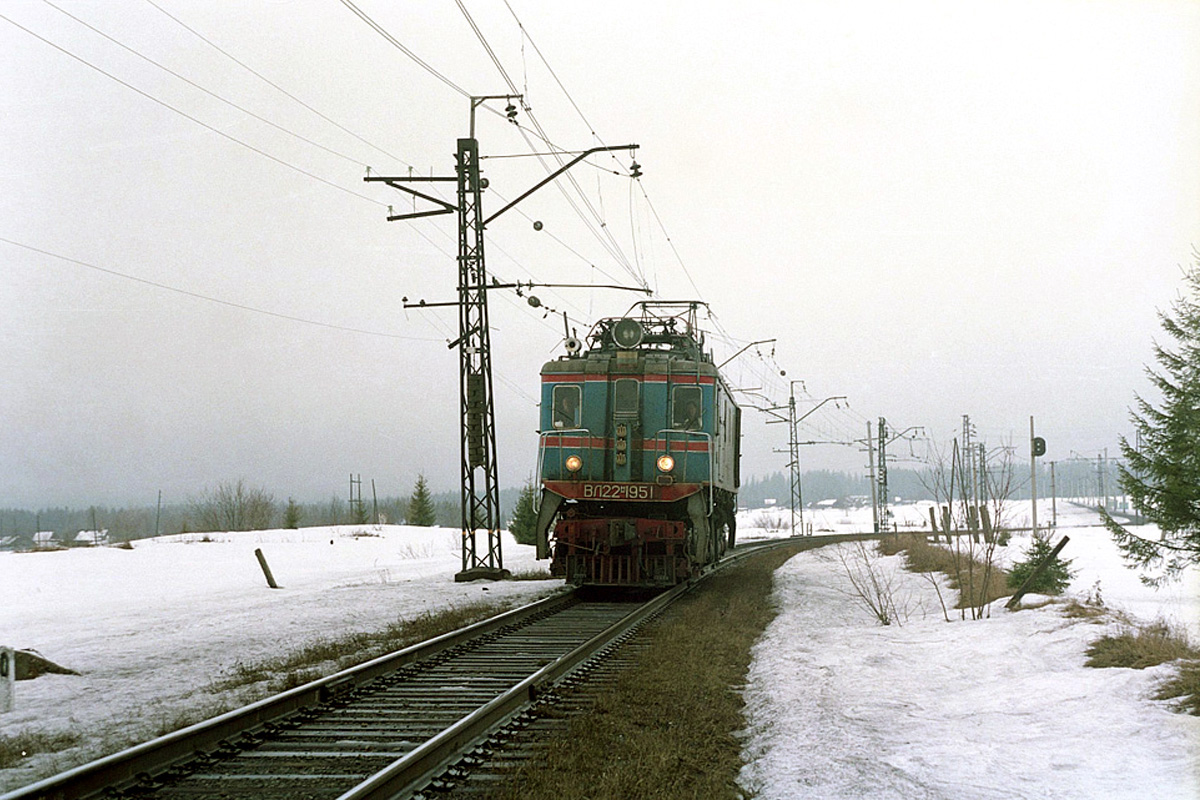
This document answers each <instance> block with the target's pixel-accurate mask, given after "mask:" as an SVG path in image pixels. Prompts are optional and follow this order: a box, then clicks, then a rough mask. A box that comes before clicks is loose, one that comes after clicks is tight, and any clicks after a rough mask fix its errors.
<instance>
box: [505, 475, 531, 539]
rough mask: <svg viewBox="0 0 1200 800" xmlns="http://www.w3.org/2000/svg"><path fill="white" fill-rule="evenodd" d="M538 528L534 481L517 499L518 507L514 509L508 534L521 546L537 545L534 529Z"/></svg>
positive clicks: (527, 485) (529, 483) (522, 489)
mask: <svg viewBox="0 0 1200 800" xmlns="http://www.w3.org/2000/svg"><path fill="white" fill-rule="evenodd" d="M536 526H537V486H536V485H535V484H534V482H533V479H532V478H530V479H529V481H528V482H527V483H526V484H525V485H524V486H523V487H521V494H520V496H518V497H517V505H516V506H515V507H514V508H513V513H512V519H511V520H509V523H508V532H509V533H511V534H512V535H513V538H514V539H516V540H517V542H519V543H520V544H536V543H537V542H536V537H535V533H534V528H535V527H536Z"/></svg>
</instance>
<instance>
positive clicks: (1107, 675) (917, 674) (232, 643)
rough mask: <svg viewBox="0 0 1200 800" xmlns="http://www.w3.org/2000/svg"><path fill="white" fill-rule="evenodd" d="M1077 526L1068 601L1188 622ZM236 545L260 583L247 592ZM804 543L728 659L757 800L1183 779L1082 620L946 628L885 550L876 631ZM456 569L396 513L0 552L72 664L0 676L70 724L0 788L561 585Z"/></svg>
mask: <svg viewBox="0 0 1200 800" xmlns="http://www.w3.org/2000/svg"><path fill="white" fill-rule="evenodd" d="M926 505H927V504H926ZM925 507H926V506H923V505H915V506H902V507H900V508H897V509H896V515H897V519H898V520H899V521H900V525H901V528H902V529H903V528H905V527H913V526H917V525H919V524H920V522H921V521H922V520H924V519H927V518H928V516H927V515H928V512H927V511H926V510H925ZM1019 513H1020V509H1018V515H1019ZM1025 513H1026V514H1027V509H1026V510H1025ZM1049 516H1050V513H1049V506H1048V504H1047V505H1046V506H1045V507H1040V508H1039V519H1047V520H1048V519H1049ZM787 521H790V514H788V513H787V512H786V511H785V510H782V509H768V510H756V511H746V512H742V513H741V514H740V515H739V536H740V538H742V539H752V538H771V537H777V536H784V535H787V534H788V531H787V530H786V529H785V528H786V524H785V523H786V522H787ZM805 521H806V523H807V522H812V523H813V526H814V530H817V531H818V532H826V533H829V532H838V533H840V532H852V531H863V530H868V529H869V528H870V509H853V510H848V511H842V510H833V509H829V510H823V511H818V512H812V511H806V512H805ZM1015 522H1016V524H1019V523H1020V520H1015ZM1097 522H1098V521H1097V519H1096V516H1095V514H1094V512H1090V511H1087V510H1083V509H1079V508H1073V507H1069V506H1068V507H1064V506H1063V505H1062V504H1060V506H1059V523H1060V531H1059V532H1060V533H1067V534H1069V535H1070V536H1071V543H1070V544H1069V545H1068V547H1067V549H1066V550H1065V551H1064V553H1063V555H1064V557H1069V558H1073V559H1074V566H1075V567H1076V568H1078V569H1079V575H1078V577H1077V578H1076V580H1075V582H1074V584H1073V586H1072V592H1074V593H1076V594H1078V595H1079V596H1083V595H1085V594H1086V593H1088V592H1089V591H1091V590H1093V589H1094V587H1095V584H1096V582H1097V581H1100V590H1101V592H1102V594H1103V597H1104V601H1105V603H1106V604H1107V605H1109V606H1110V607H1113V608H1118V609H1121V610H1124V611H1126V612H1128V613H1130V614H1131V615H1133V616H1136V617H1138V618H1141V619H1145V620H1153V619H1155V618H1158V617H1163V618H1166V619H1170V620H1172V621H1174V622H1176V623H1178V624H1182V625H1186V626H1188V627H1189V628H1190V629H1191V630H1192V631H1193V634H1194V635H1195V636H1197V637H1198V638H1200V624H1198V621H1200V579H1198V576H1197V575H1196V574H1195V573H1192V574H1190V575H1188V576H1187V579H1186V581H1185V582H1183V583H1180V584H1173V585H1172V586H1170V587H1168V588H1166V589H1164V590H1160V591H1158V592H1155V591H1153V590H1150V589H1147V588H1146V587H1144V586H1142V585H1141V584H1140V583H1139V582H1138V580H1137V577H1136V575H1135V574H1133V573H1132V572H1129V571H1127V570H1125V569H1124V568H1123V567H1122V566H1121V565H1120V560H1119V558H1118V557H1117V555H1116V551H1115V548H1114V547H1113V546H1112V543H1111V540H1110V539H1109V537H1108V534H1107V533H1106V532H1105V531H1104V530H1103V529H1102V528H1099V527H1097ZM364 533H365V534H370V535H361V534H364ZM203 538H208V539H212V540H214V541H201V540H202V539H203ZM1026 541H1027V538H1022V537H1017V538H1015V539H1014V542H1013V544H1011V545H1010V546H1009V547H1008V548H1007V553H1005V554H1003V557H1004V558H1010V559H1011V558H1012V557H1013V556H1019V553H1020V549H1021V548H1022V547H1023V546H1024V543H1025V542H1026ZM255 548H262V550H263V552H264V554H265V555H266V557H267V559H268V561H269V563H270V566H271V569H272V571H273V572H274V575H275V577H276V579H277V581H278V583H279V584H280V585H281V586H282V587H283V588H281V589H278V590H272V589H269V588H267V586H266V582H265V580H264V578H263V575H262V573H261V571H260V569H259V566H258V563H257V561H256V560H255V557H254V549H255ZM822 552H823V551H816V552H809V553H803V554H801V555H799V556H797V557H795V558H793V559H791V560H790V561H789V562H788V563H787V564H786V565H785V566H784V567H783V568H782V569H781V570H780V571H779V572H778V574H777V578H776V588H775V593H776V599H777V601H778V603H779V605H780V608H781V614H780V616H779V617H778V618H777V619H776V621H775V622H774V623H773V624H772V625H771V627H770V628H768V630H767V631H766V633H765V635H764V637H763V639H762V640H761V641H760V642H759V644H758V645H757V647H756V651H755V658H754V663H753V665H752V668H751V673H750V675H749V677H748V681H747V688H746V699H747V703H748V715H749V721H748V726H747V729H746V731H745V732H744V737H745V739H744V743H745V754H746V758H747V762H748V763H747V765H746V766H745V768H744V769H743V772H742V776H741V779H742V783H743V785H744V786H745V787H746V788H747V789H749V790H751V791H753V792H755V793H756V796H757V797H759V798H762V799H763V800H773V799H776V798H778V799H781V800H782V799H784V798H786V799H787V800H791V799H792V798H796V800H799V799H800V798H805V800H808V799H809V798H860V797H867V796H870V797H873V798H947V800H950V799H952V798H953V800H959V799H960V798H968V799H969V798H982V799H983V800H992V799H993V798H996V799H998V798H1005V799H1006V800H1008V799H1009V798H1016V799H1020V800H1024V799H1025V798H1029V799H1030V800H1032V798H1095V797H1105V798H1110V797H1111V798H1123V797H1130V798H1132V797H1138V798H1150V797H1153V798H1181V799H1182V798H1188V800H1194V798H1197V797H1200V719H1197V718H1195V717H1186V716H1181V715H1178V714H1173V713H1170V712H1168V711H1167V710H1166V709H1165V707H1164V704H1162V703H1160V702H1156V701H1153V700H1151V699H1149V697H1150V694H1151V693H1152V691H1153V688H1154V685H1155V682H1156V680H1158V679H1159V678H1161V677H1162V676H1163V675H1164V674H1166V668H1165V667H1160V668H1155V669H1150V670H1144V671H1132V670H1113V669H1109V670H1095V669H1088V668H1085V667H1083V666H1082V664H1083V660H1084V656H1083V650H1084V648H1085V647H1086V646H1087V644H1088V643H1089V642H1090V641H1091V640H1092V639H1094V638H1096V637H1098V636H1099V635H1101V633H1103V632H1104V630H1105V628H1104V627H1103V626H1099V625H1095V624H1089V623H1086V622H1076V621H1073V620H1069V619H1066V618H1065V617H1063V616H1062V615H1061V614H1060V613H1059V612H1058V611H1057V610H1056V608H1055V607H1054V606H1049V607H1045V608H1040V609H1030V610H1024V611H1021V612H1019V613H1015V614H1014V613H1008V612H1005V611H1003V609H996V610H995V611H994V612H993V614H992V618H991V619H988V620H983V621H979V622H970V621H967V622H960V621H955V622H953V623H951V624H947V623H945V622H944V621H942V617H941V609H940V606H939V605H938V604H937V599H936V596H934V595H933V592H932V588H931V587H930V585H929V584H928V583H926V582H923V581H922V580H920V579H919V578H916V577H915V576H911V575H908V574H907V573H903V572H902V571H901V570H899V559H898V558H891V559H884V560H883V562H882V563H884V564H885V565H890V568H892V569H895V570H896V572H897V574H898V576H899V578H900V579H901V580H904V581H905V583H906V586H907V589H906V590H905V591H907V592H908V593H909V598H908V599H909V603H908V605H909V607H910V615H909V618H908V619H907V620H905V621H904V624H903V625H901V626H899V627H895V626H893V627H887V628H884V627H880V626H878V625H877V624H875V623H874V621H873V619H872V618H870V617H868V616H867V615H866V612H864V611H862V610H860V609H859V608H857V607H856V606H854V605H853V604H852V603H851V602H849V601H848V599H847V598H846V596H845V594H844V593H843V591H844V585H843V584H844V578H843V577H842V576H840V575H839V573H838V569H837V567H836V566H835V564H834V563H832V562H831V561H830V560H829V558H828V557H827V556H823V555H822ZM504 553H505V566H506V567H509V568H510V569H513V570H522V569H528V568H532V567H534V566H535V565H536V564H537V563H538V562H535V561H534V559H533V552H532V548H530V547H523V546H520V545H517V544H515V542H513V541H512V540H511V539H507V540H506V543H505V549H504ZM544 564H545V562H541V565H544ZM458 568H459V551H458V534H457V532H456V531H450V530H445V529H436V528H435V529H429V528H408V527H399V526H384V527H382V528H371V527H366V528H364V527H362V526H358V527H343V528H310V529H302V530H299V531H265V532H259V533H247V534H220V535H211V534H210V535H208V536H207V537H204V536H203V535H198V534H193V535H189V536H176V537H165V538H163V539H159V540H153V541H143V542H137V543H135V547H134V549H133V550H131V551H130V550H118V549H110V548H97V549H83V550H70V551H63V552H55V553H24V554H16V553H0V585H2V586H3V587H4V588H5V590H6V591H5V599H4V605H3V606H0V642H3V643H4V644H8V645H11V646H15V647H22V648H34V649H37V650H38V651H40V652H41V653H42V654H43V655H45V656H46V657H47V658H50V659H51V660H53V661H55V662H57V663H60V664H62V665H64V666H67V667H71V668H73V669H76V670H78V671H80V672H81V673H82V675H80V676H78V677H72V676H59V675H49V676H43V677H40V678H38V679H36V680H33V681H23V682H21V683H18V684H17V707H16V710H15V711H13V712H12V713H9V714H4V715H0V735H11V734H14V733H17V732H19V731H24V730H34V731H46V732H53V731H56V730H63V729H69V730H72V731H74V732H76V733H80V734H82V735H83V736H84V739H85V744H84V745H83V746H82V747H81V748H77V749H76V750H75V751H74V752H69V753H66V754H64V755H60V756H55V755H49V756H41V757H38V758H35V759H32V760H31V762H29V763H28V764H26V765H24V766H22V767H21V768H18V769H13V770H8V771H0V789H13V788H16V787H18V786H21V785H24V784H26V783H29V782H30V781H32V780H34V779H35V778H36V777H39V776H43V775H46V774H51V773H53V772H55V771H57V769H59V768H60V767H61V766H63V765H65V764H66V762H67V760H68V759H71V760H78V758H79V757H80V756H81V755H82V754H83V751H88V750H89V749H90V750H95V751H96V752H99V751H100V750H103V749H104V748H105V747H106V745H105V744H104V743H105V741H106V740H107V741H109V742H111V737H112V736H113V735H114V732H119V734H120V735H122V736H128V737H129V738H130V739H140V738H145V736H147V735H149V732H150V731H152V730H153V729H154V728H155V726H157V725H158V724H160V723H161V722H162V721H163V720H168V719H170V718H172V716H173V715H175V714H177V713H179V712H182V711H185V710H194V709H195V708H196V707H201V708H203V707H206V705H209V704H215V703H218V702H223V701H226V700H228V699H231V698H228V697H223V696H215V695H213V694H212V693H211V691H210V689H211V684H212V682H213V681H214V680H215V679H219V678H220V677H221V676H222V675H223V674H225V673H227V672H228V671H229V670H231V669H233V668H234V667H235V666H236V665H237V664H239V663H250V662H254V661H256V660H258V659H262V658H267V657H270V656H272V655H274V654H275V653H276V652H277V650H278V649H279V648H281V647H282V648H298V647H300V646H302V645H304V644H305V643H307V642H310V641H313V640H315V639H323V638H332V637H335V636H338V635H342V634H345V633H347V632H350V631H370V630H376V629H380V628H383V627H385V626H386V625H388V624H391V623H393V622H395V621H397V620H399V619H405V618H411V617H413V616H417V615H420V614H421V613H424V612H426V611H431V610H438V609H442V608H447V607H450V606H454V605H460V604H466V603H470V602H475V601H477V600H480V599H486V598H491V599H507V600H512V601H517V602H526V601H532V600H534V599H536V598H538V597H541V596H544V595H546V594H548V593H550V592H553V591H558V590H559V589H560V588H561V582H559V581H544V582H543V581H538V582H503V583H472V584H455V583H454V582H453V581H452V575H453V573H454V572H456V571H457V570H458Z"/></svg>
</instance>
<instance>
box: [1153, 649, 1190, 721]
mask: <svg viewBox="0 0 1200 800" xmlns="http://www.w3.org/2000/svg"><path fill="white" fill-rule="evenodd" d="M1155 697H1157V698H1158V699H1159V700H1177V701H1178V702H1177V703H1176V704H1175V708H1176V709H1177V710H1179V711H1183V712H1185V713H1188V714H1193V715H1195V716H1197V717H1200V661H1185V662H1183V663H1182V664H1180V665H1179V674H1177V675H1176V676H1175V677H1173V678H1169V679H1168V680H1167V681H1165V682H1164V683H1163V685H1162V686H1160V687H1159V688H1158V694H1156V695H1155Z"/></svg>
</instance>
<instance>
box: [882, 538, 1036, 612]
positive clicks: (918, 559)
mask: <svg viewBox="0 0 1200 800" xmlns="http://www.w3.org/2000/svg"><path fill="white" fill-rule="evenodd" d="M987 547H988V545H977V544H974V543H972V542H971V541H970V540H969V539H965V537H959V541H958V542H957V543H956V544H955V545H951V546H947V547H943V546H940V545H936V544H930V543H929V542H928V541H926V539H925V536H924V535H921V534H917V535H897V536H887V537H885V538H884V539H882V540H881V541H880V542H879V551H880V552H881V553H883V554H884V555H895V554H896V553H900V552H903V553H904V554H905V566H906V567H907V568H908V569H909V570H911V571H912V572H941V573H943V574H945V575H946V576H947V577H948V578H949V579H950V586H951V588H953V589H955V590H957V591H958V602H957V603H956V604H955V605H954V607H955V608H960V609H965V608H980V607H982V606H985V605H987V604H988V603H990V602H992V601H994V600H999V599H1000V598H1001V597H1008V596H1009V595H1010V594H1012V592H1011V591H1009V589H1008V572H1006V571H1005V570H1004V569H1002V568H1001V567H1000V566H999V565H997V564H995V563H992V564H989V563H988V559H987Z"/></svg>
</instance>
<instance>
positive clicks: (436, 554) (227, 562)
mask: <svg viewBox="0 0 1200 800" xmlns="http://www.w3.org/2000/svg"><path fill="white" fill-rule="evenodd" d="M506 537H507V534H506ZM256 548H261V549H262V551H263V554H264V555H265V557H266V559H267V562H268V564H269V566H270V568H271V571H272V573H273V574H274V577H275V579H276V582H277V583H278V584H279V585H280V587H281V588H280V589H275V590H273V589H270V588H268V587H267V583H266V580H265V578H264V577H263V573H262V571H261V569H260V568H259V565H258V561H257V559H256V558H255V556H254V550H255V549H256ZM460 559H461V556H460V550H459V534H458V531H456V530H448V529H444V528H416V527H404V526H379V527H375V526H343V527H339V528H303V529H300V530H278V531H262V532H254V533H226V534H188V535H180V536H170V537H163V538H160V539H152V540H143V541H138V542H135V543H134V549H133V550H121V549H117V548H91V549H77V550H66V551H59V552H46V553H0V587H3V601H2V603H0V643H2V644H5V645H7V646H10V647H17V648H26V649H36V650H38V651H39V652H40V653H41V654H42V655H44V656H45V657H46V658H49V659H50V660H52V661H54V662H56V663H58V664H60V665H62V666H64V667H69V668H71V669H74V670H77V671H79V672H80V673H82V674H81V675H80V676H77V677H76V676H65V675H45V676H42V677H39V678H37V679H36V680H31V681H21V682H19V683H18V684H17V685H16V708H15V709H14V710H13V711H12V712H10V713H8V714H0V735H13V734H16V733H18V732H20V731H39V732H47V733H53V732H56V731H61V730H71V731H73V732H75V733H79V734H82V735H83V736H84V737H85V741H84V744H83V745H82V746H81V747H80V748H75V749H74V750H73V751H68V752H66V753H63V754H59V755H44V756H39V757H36V758H34V759H31V760H29V762H27V763H26V764H25V765H23V766H22V767H19V768H15V769H11V770H0V790H4V789H13V788H16V787H18V786H22V785H25V784H26V783H29V782H31V781H32V780H34V779H35V778H36V777H40V776H44V775H47V774H53V773H54V772H57V771H59V770H60V769H61V768H65V765H66V764H67V763H68V761H78V760H79V758H80V757H81V756H84V755H86V756H88V757H92V756H95V755H99V754H101V753H102V752H103V751H104V750H106V749H111V748H112V745H111V741H112V739H113V737H114V735H115V736H120V737H124V738H126V739H128V740H133V741H136V740H141V739H145V738H149V737H150V736H151V735H152V734H153V732H154V730H155V729H156V727H157V726H159V725H161V724H162V723H163V722H164V721H166V720H170V719H172V718H174V717H175V716H176V715H178V714H180V713H182V712H186V711H194V710H195V709H196V708H201V709H204V708H209V707H215V705H216V704H217V703H220V702H225V701H229V700H231V699H234V698H230V697H228V696H222V695H215V694H213V693H212V691H211V683H212V681H213V680H215V679H217V678H220V677H221V676H222V675H223V674H225V673H227V672H228V671H230V670H231V669H233V668H234V667H235V666H236V665H237V664H239V663H253V662H255V661H257V660H260V659H265V658H269V657H271V656H274V655H277V654H278V653H279V650H280V649H281V648H282V649H284V650H289V649H299V648H300V647H302V646H303V645H305V644H308V643H310V642H313V641H315V640H320V639H331V638H335V637H338V636H342V635H345V634H347V633H351V632H356V631H375V630H381V629H383V628H385V627H387V626H388V625H389V624H392V623H395V622H397V621H399V620H402V619H410V618H413V617H417V616H420V615H421V614H423V613H425V612H427V611H437V610H440V609H444V608H448V607H451V606H458V605H465V604H468V603H474V602H477V601H481V600H483V601H489V600H496V601H500V600H508V601H514V602H516V603H517V604H523V603H525V602H531V601H533V600H535V599H537V598H539V597H542V596H545V595H547V594H549V593H551V592H554V591H559V590H561V588H562V581H504V582H495V583H488V582H478V583H458V584H456V583H454V581H453V574H454V573H455V572H457V571H458V569H459V568H460V566H461V560H460ZM536 563H537V562H535V560H534V554H533V548H532V547H527V546H523V545H518V544H517V543H516V542H515V541H513V540H512V539H511V538H510V537H508V538H506V541H505V543H504V565H505V567H507V568H508V569H510V570H513V571H520V570H528V569H531V568H533V567H534V566H535V564H536ZM545 563H546V562H541V565H539V566H540V567H541V568H542V569H544V565H545ZM105 740H108V742H107V743H106V741H105Z"/></svg>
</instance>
